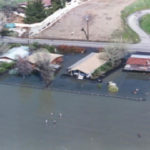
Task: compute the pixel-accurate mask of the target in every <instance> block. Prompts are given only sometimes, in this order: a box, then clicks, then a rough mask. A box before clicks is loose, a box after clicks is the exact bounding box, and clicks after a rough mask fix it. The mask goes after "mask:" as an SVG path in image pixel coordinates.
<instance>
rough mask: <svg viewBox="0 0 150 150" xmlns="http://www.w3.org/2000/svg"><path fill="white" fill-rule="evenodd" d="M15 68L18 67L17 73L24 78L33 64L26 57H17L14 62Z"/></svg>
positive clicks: (31, 69) (30, 70) (30, 71)
mask: <svg viewBox="0 0 150 150" xmlns="http://www.w3.org/2000/svg"><path fill="white" fill-rule="evenodd" d="M16 68H18V73H19V74H20V75H22V76H23V78H25V77H26V76H28V75H30V74H31V73H32V71H33V66H32V64H30V63H29V62H28V60H27V59H25V58H21V57H19V58H18V60H17V62H16Z"/></svg>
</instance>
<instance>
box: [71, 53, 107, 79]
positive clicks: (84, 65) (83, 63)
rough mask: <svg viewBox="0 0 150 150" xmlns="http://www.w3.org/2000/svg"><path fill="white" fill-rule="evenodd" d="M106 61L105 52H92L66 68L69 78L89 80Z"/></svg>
mask: <svg viewBox="0 0 150 150" xmlns="http://www.w3.org/2000/svg"><path fill="white" fill-rule="evenodd" d="M107 61H108V59H107V57H106V53H105V52H101V53H95V52H92V53H90V54H89V55H87V56H86V57H84V58H82V59H81V60H79V61H78V62H76V63H75V64H73V65H72V66H70V67H69V68H68V73H69V74H70V75H71V76H76V77H77V78H78V79H83V78H90V77H91V75H92V73H93V72H94V71H95V70H96V69H97V68H98V67H100V66H102V65H104V64H105V63H106V62H107Z"/></svg>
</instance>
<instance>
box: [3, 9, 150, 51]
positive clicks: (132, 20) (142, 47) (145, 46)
mask: <svg viewBox="0 0 150 150" xmlns="http://www.w3.org/2000/svg"><path fill="white" fill-rule="evenodd" d="M145 14H150V10H143V11H139V12H136V13H134V14H132V15H130V16H129V17H128V18H127V22H128V24H129V26H130V27H131V28H132V29H133V30H134V31H135V32H136V33H137V34H138V35H139V37H140V39H141V42H140V43H138V44H123V43H109V42H89V41H75V40H74V41H71V40H50V39H27V38H14V37H7V36H5V37H0V42H6V43H21V44H28V43H34V42H38V43H40V44H48V45H55V46H58V45H68V46H70V45H72V46H81V47H82V46H83V47H93V48H99V47H106V46H111V45H116V46H117V45H120V44H121V45H124V46H125V47H126V48H127V50H128V51H130V52H132V51H143V52H150V36H149V35H148V34H146V33H145V32H144V31H143V30H142V29H141V28H140V26H139V20H140V18H141V17H142V16H143V15H145Z"/></svg>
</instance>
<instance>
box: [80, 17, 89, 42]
mask: <svg viewBox="0 0 150 150" xmlns="http://www.w3.org/2000/svg"><path fill="white" fill-rule="evenodd" d="M85 21H86V30H85V29H84V28H82V29H81V31H83V32H84V34H85V37H86V40H89V16H86V17H85Z"/></svg>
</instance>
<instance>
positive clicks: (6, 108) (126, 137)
mask: <svg viewBox="0 0 150 150" xmlns="http://www.w3.org/2000/svg"><path fill="white" fill-rule="evenodd" d="M0 95H1V97H0V150H149V148H150V101H149V100H147V101H144V102H137V101H130V100H123V99H115V98H110V97H109V98H108V97H99V96H88V95H76V94H69V93H63V92H54V91H50V89H47V90H46V89H33V88H26V87H19V86H9V85H2V84H1V85H0ZM148 98H149V97H147V99H148ZM59 113H61V114H62V116H61V117H60V114H59ZM46 120H47V121H46ZM54 121H55V122H54Z"/></svg>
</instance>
